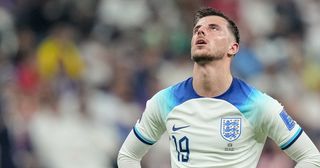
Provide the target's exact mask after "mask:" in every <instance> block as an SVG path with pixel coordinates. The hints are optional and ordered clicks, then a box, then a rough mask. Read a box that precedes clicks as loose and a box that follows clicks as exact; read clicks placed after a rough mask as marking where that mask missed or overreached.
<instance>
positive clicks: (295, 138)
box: [280, 128, 303, 150]
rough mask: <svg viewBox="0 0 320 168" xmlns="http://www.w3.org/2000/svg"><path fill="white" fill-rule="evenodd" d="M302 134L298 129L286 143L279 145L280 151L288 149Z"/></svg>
mask: <svg viewBox="0 0 320 168" xmlns="http://www.w3.org/2000/svg"><path fill="white" fill-rule="evenodd" d="M302 132H303V130H302V129H301V128H299V130H298V131H297V132H296V133H295V134H294V136H293V137H292V138H291V139H290V140H289V141H288V142H287V143H285V144H283V145H281V147H280V148H281V149H282V150H285V149H287V148H289V147H290V146H291V145H292V144H293V143H294V142H296V140H297V139H298V138H299V137H300V135H301V134H302Z"/></svg>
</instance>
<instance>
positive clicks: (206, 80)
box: [118, 8, 320, 168]
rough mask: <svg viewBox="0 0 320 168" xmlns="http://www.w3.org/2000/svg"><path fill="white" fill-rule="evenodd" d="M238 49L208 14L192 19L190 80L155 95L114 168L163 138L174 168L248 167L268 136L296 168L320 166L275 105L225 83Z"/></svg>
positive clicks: (227, 24) (231, 28)
mask: <svg viewBox="0 0 320 168" xmlns="http://www.w3.org/2000/svg"><path fill="white" fill-rule="evenodd" d="M238 50H239V31H238V28H237V26H236V25H235V23H234V22H233V21H232V20H230V19H229V18H228V17H227V16H225V15H224V14H223V13H221V12H219V11H216V10H214V9H212V8H204V9H200V10H199V11H198V12H197V13H196V18H195V26H194V29H193V36H192V40H191V58H192V60H193V61H194V68H193V77H190V78H188V79H186V80H185V81H182V82H180V83H178V84H176V85H174V86H171V87H168V88H166V89H164V90H161V91H159V92H158V93H157V94H155V95H154V96H153V97H152V98H151V99H150V100H149V101H148V102H147V105H146V108H145V111H144V113H143V115H142V118H141V119H140V120H139V121H138V122H137V123H136V125H135V126H134V127H133V130H132V131H131V132H130V134H129V135H128V137H127V139H126V140H125V142H124V144H123V145H122V147H121V149H120V151H119V155H118V166H119V167H120V168H129V167H130V168H138V167H141V165H140V160H141V158H142V157H143V156H144V155H145V154H146V152H147V151H148V149H149V148H150V147H151V145H153V144H154V143H155V142H156V141H157V140H158V139H159V138H160V136H161V135H162V134H163V133H164V132H165V131H167V132H168V134H169V138H170V153H171V166H172V167H173V168H184V167H187V168H193V167H197V168H216V167H219V168H230V167H231V168H252V167H256V166H257V163H258V161H259V158H260V155H261V152H262V149H263V146H264V143H265V141H266V138H267V137H270V138H271V139H272V140H273V141H274V142H275V143H276V144H277V145H278V146H279V148H281V149H282V150H283V151H284V152H285V153H286V154H287V155H288V156H289V157H290V158H292V159H293V160H295V161H296V162H297V165H296V167H300V168H315V167H320V153H319V151H318V149H317V148H316V146H315V145H314V144H313V142H312V141H311V140H310V139H309V137H308V136H307V135H306V134H305V132H304V131H303V129H302V128H301V127H300V126H299V125H298V123H296V122H295V121H294V120H293V119H292V118H291V117H290V116H289V115H288V114H287V113H286V111H285V109H284V107H283V106H282V105H281V104H280V103H279V102H278V101H277V100H275V99H273V98H272V97H270V96H268V95H267V94H265V93H262V92H261V91H259V90H257V89H256V88H254V87H252V86H250V85H248V84H247V83H245V82H244V81H242V80H240V79H237V78H236V77H233V76H232V73H231V70H230V65H231V62H232V60H233V57H234V56H235V54H236V53H237V52H238Z"/></svg>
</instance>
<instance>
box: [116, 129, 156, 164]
mask: <svg viewBox="0 0 320 168" xmlns="http://www.w3.org/2000/svg"><path fill="white" fill-rule="evenodd" d="M150 147H151V145H147V144H145V143H143V142H141V141H140V140H139V139H138V138H137V137H136V135H134V132H133V130H132V131H131V132H130V134H129V135H128V137H127V139H126V140H125V141H124V143H123V145H122V147H121V149H120V151H119V155H118V167H119V168H128V167H131V168H141V165H140V161H141V159H142V157H143V156H144V155H145V154H146V153H147V151H148V150H149V149H150Z"/></svg>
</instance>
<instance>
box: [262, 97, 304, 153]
mask: <svg viewBox="0 0 320 168" xmlns="http://www.w3.org/2000/svg"><path fill="white" fill-rule="evenodd" d="M261 94H262V95H261V99H260V102H259V108H260V110H261V113H260V114H261V118H260V120H261V127H262V128H261V129H262V130H263V132H264V133H265V134H266V135H267V136H268V137H270V138H271V139H272V140H273V141H274V142H275V143H276V144H277V145H278V146H279V147H280V148H281V149H282V150H285V149H287V148H289V147H290V146H291V145H292V144H293V143H294V142H295V141H296V140H297V139H298V138H299V137H300V135H301V134H302V132H303V131H302V129H301V127H300V126H299V125H298V124H297V122H296V121H294V120H293V119H292V118H291V117H290V116H289V115H288V113H287V112H286V110H285V109H284V107H283V106H282V105H281V104H280V103H279V102H278V101H277V100H275V99H273V98H272V97H270V96H268V95H266V94H263V93H261Z"/></svg>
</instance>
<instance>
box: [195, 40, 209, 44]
mask: <svg viewBox="0 0 320 168" xmlns="http://www.w3.org/2000/svg"><path fill="white" fill-rule="evenodd" d="M205 44H207V42H206V41H205V40H204V39H198V40H197V41H196V45H205Z"/></svg>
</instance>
